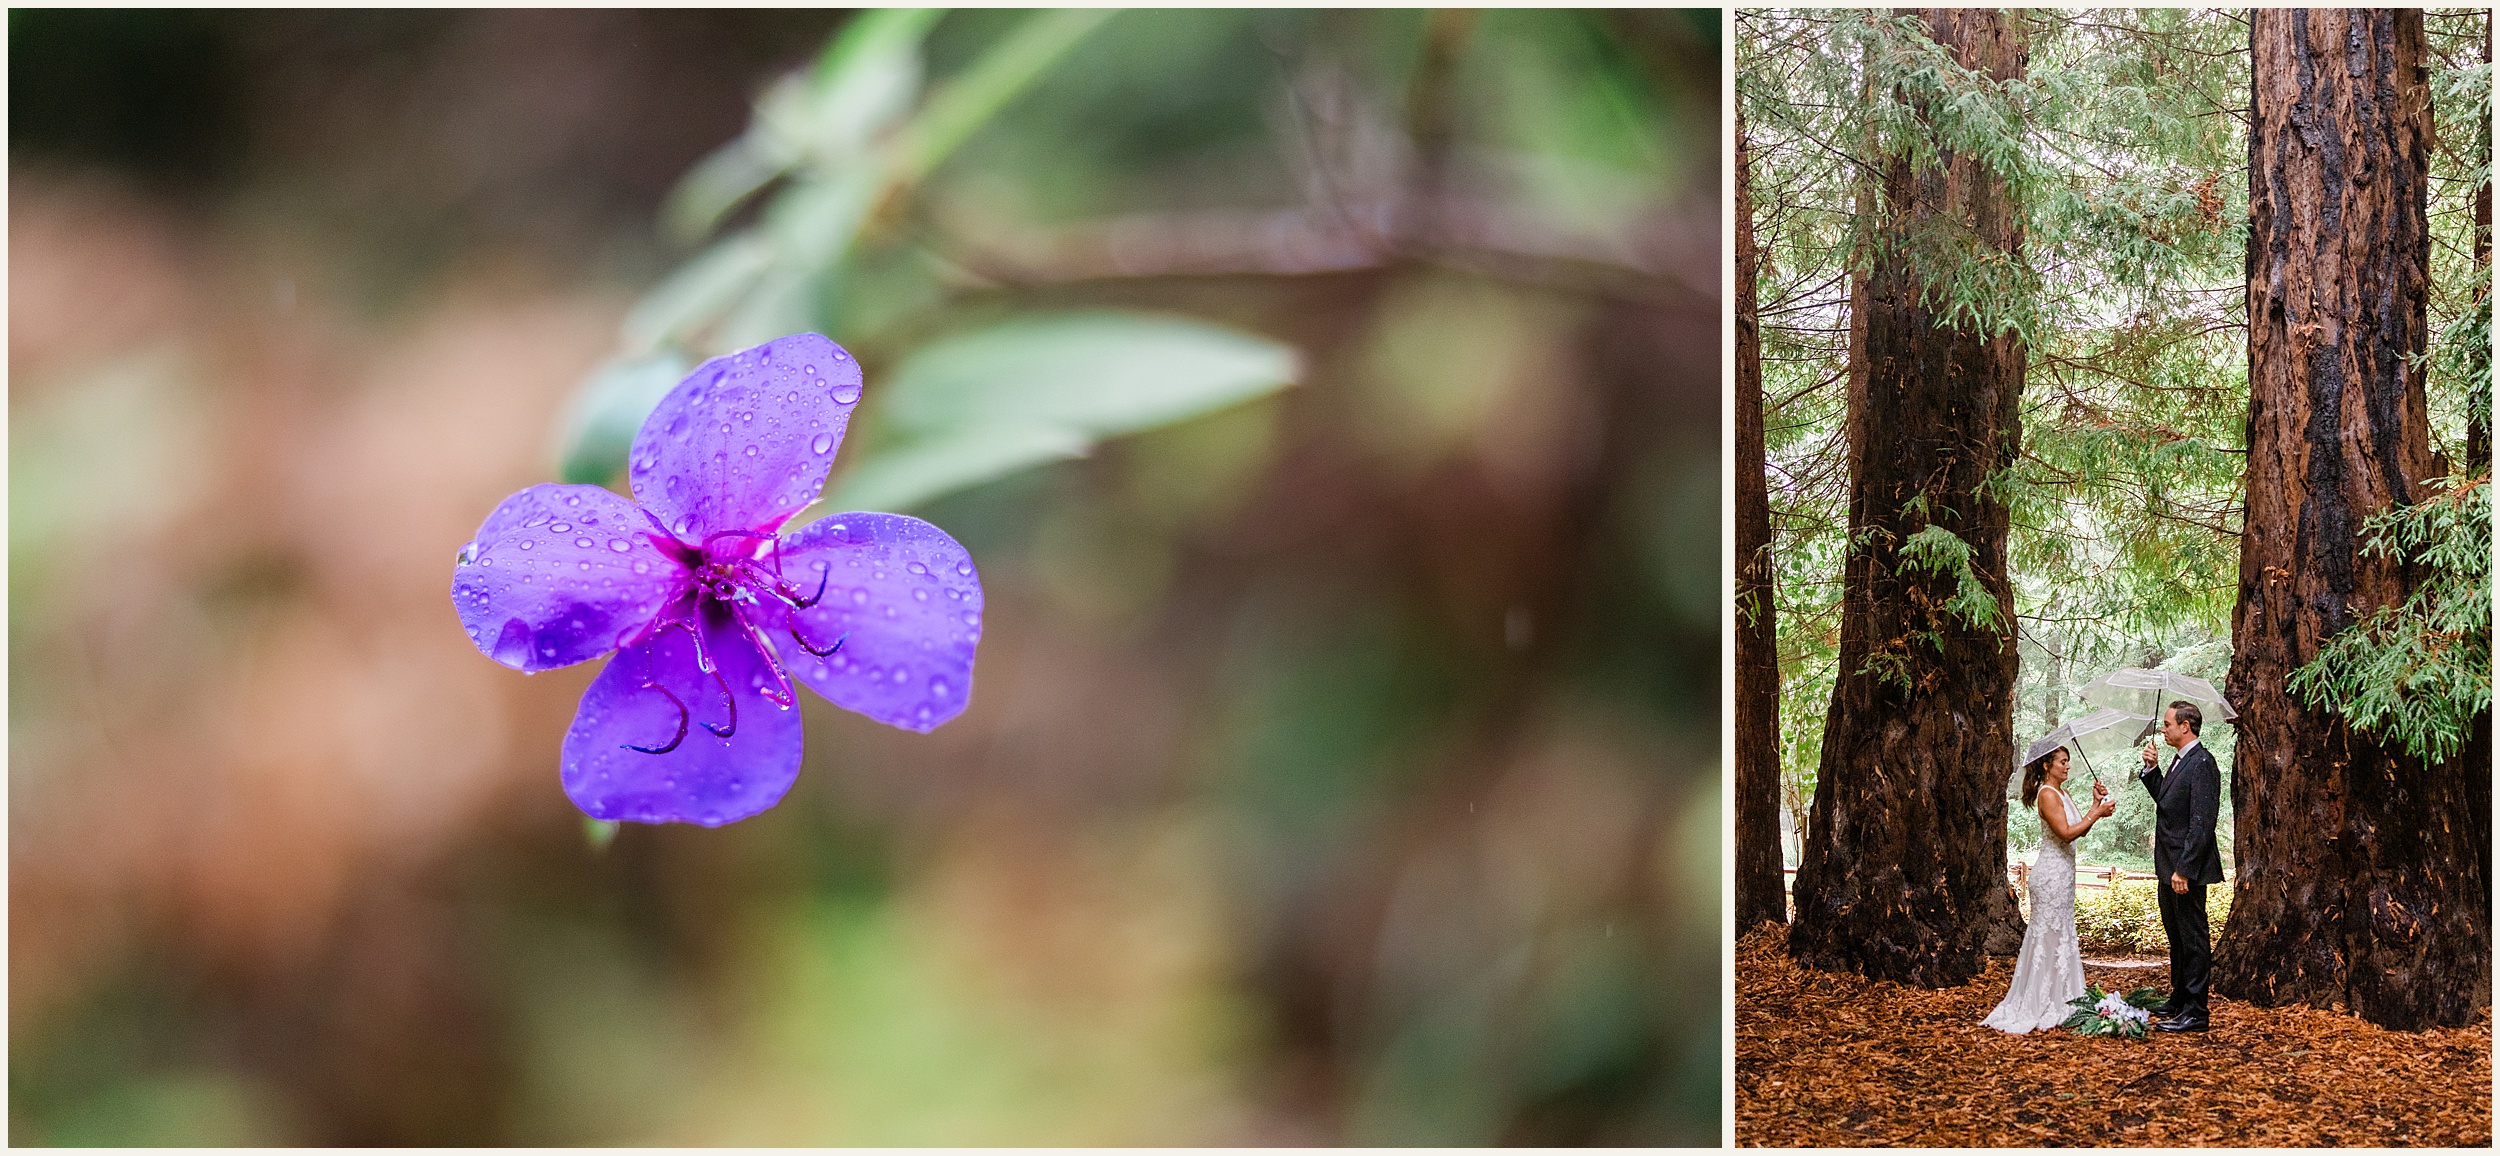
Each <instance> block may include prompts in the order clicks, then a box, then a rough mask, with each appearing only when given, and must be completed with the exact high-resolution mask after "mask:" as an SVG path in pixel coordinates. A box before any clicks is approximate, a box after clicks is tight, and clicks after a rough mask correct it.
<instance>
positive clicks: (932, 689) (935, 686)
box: [929, 678, 947, 698]
mask: <svg viewBox="0 0 2500 1156" xmlns="http://www.w3.org/2000/svg"><path fill="white" fill-rule="evenodd" d="M946 691H947V686H946V680H945V679H942V678H933V679H930V680H929V693H930V694H933V695H936V696H937V697H939V698H945V697H946Z"/></svg>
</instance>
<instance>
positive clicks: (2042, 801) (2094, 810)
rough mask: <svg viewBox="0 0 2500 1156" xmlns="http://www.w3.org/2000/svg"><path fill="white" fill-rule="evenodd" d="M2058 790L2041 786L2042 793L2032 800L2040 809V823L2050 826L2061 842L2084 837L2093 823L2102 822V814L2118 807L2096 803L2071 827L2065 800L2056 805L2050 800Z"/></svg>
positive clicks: (2050, 829)
mask: <svg viewBox="0 0 2500 1156" xmlns="http://www.w3.org/2000/svg"><path fill="white" fill-rule="evenodd" d="M2056 790H2057V788H2055V787H2048V786H2044V787H2041V788H2040V794H2039V795H2038V796H2037V797H2035V798H2033V799H2032V801H2031V802H2032V805H2033V806H2035V807H2037V808H2039V809H2040V825H2041V826H2043V827H2046V828H2048V829H2049V832H2050V833H2051V834H2053V835H2056V836H2057V841H2058V842H2060V843H2072V842H2074V841H2075V840H2077V839H2080V838H2083V833H2084V832H2086V831H2089V830H2091V829H2092V824H2094V823H2098V822H2100V821H2101V816H2103V815H2106V814H2109V813H2110V812H2111V811H2113V810H2115V809H2116V805H2115V804H2112V803H2108V802H2100V803H2094V804H2093V805H2092V806H2091V808H2090V809H2088V810H2086V811H2084V813H2083V821H2082V822H2080V823H2077V824H2075V825H2074V826H2071V827H2069V826H2067V825H2066V806H2065V804H2064V802H2062V801H2061V802H2059V803H2057V804H2056V805H2054V806H2052V805H2051V804H2050V803H2049V802H2048V800H2049V798H2050V797H2051V794H2052V793H2053V792H2055V791H2056Z"/></svg>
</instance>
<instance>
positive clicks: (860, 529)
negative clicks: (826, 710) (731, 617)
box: [755, 514, 981, 734]
mask: <svg viewBox="0 0 2500 1156" xmlns="http://www.w3.org/2000/svg"><path fill="white" fill-rule="evenodd" d="M781 567H782V576H783V577H784V578H785V579H787V580H788V581H789V583H790V585H791V586H792V587H794V588H796V590H797V591H798V595H799V597H801V598H807V597H812V596H816V595H817V590H818V584H819V582H821V583H822V584H823V585H822V589H823V594H822V595H821V597H819V598H818V601H817V602H816V603H815V605H813V606H812V607H810V608H808V609H806V610H791V609H789V608H788V607H785V606H782V605H781V604H780V603H778V602H773V601H771V600H769V599H768V600H766V601H765V602H764V603H763V604H762V606H761V609H762V610H763V614H761V615H759V616H758V617H757V618H756V620H755V622H756V626H757V627H758V628H760V629H767V630H769V631H770V632H771V633H772V635H773V644H774V645H775V646H777V647H779V648H780V650H781V653H782V655H783V656H784V658H785V659H786V661H787V663H788V667H789V670H790V674H791V676H792V677H794V678H797V679H798V680H799V681H801V682H804V683H806V684H807V685H808V687H809V688H810V689H812V690H814V691H815V692H816V693H818V694H821V695H823V696H825V697H826V698H828V699H830V700H832V701H833V704H834V705H836V706H839V707H841V708H843V709H844V710H851V711H857V712H859V713H860V714H864V715H867V716H868V717H870V718H872V719H875V720H877V721H878V722H881V723H886V724H888V725H890V726H898V727H901V728H903V729H905V730H912V731H920V732H922V733H924V734H925V733H927V732H929V731H931V730H935V729H937V727H938V725H939V724H941V723H944V722H945V721H946V720H948V719H951V718H953V717H955V716H956V715H959V714H962V713H963V709H964V704H965V703H967V702H969V701H970V700H971V697H972V654H973V650H974V648H975V647H976V646H977V645H978V644H979V643H980V641H981V576H980V575H979V574H978V573H975V572H974V570H973V568H972V555H970V554H968V553H966V552H965V551H964V548H963V547H962V546H961V545H959V544H957V543H956V541H955V540H954V539H953V538H950V537H948V536H947V534H946V531H944V530H941V529H938V528H937V527H935V526H932V525H930V524H929V523H927V522H923V521H921V520H920V519H918V518H908V517H904V516H903V515H901V514H833V515H829V516H827V517H824V518H821V519H818V520H817V521H814V522H811V523H809V524H808V525H806V526H804V527H801V528H800V529H799V530H798V531H797V532H795V533H793V534H791V535H789V536H788V537H786V538H784V539H782V544H781ZM794 621H795V622H796V624H797V629H798V631H799V633H800V635H802V636H803V638H793V637H792V636H791V635H790V634H789V633H788V631H790V629H791V624H792V622H794ZM837 639H839V640H841V643H842V645H841V648H840V649H839V650H835V651H834V653H833V654H832V655H831V656H829V657H818V656H816V655H814V654H812V653H809V650H808V648H810V647H812V648H814V649H818V650H823V649H829V648H831V647H832V646H833V644H834V642H835V640H837Z"/></svg>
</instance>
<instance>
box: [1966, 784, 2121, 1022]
mask: <svg viewBox="0 0 2500 1156" xmlns="http://www.w3.org/2000/svg"><path fill="white" fill-rule="evenodd" d="M2066 764H2067V757H2066V748H2064V747H2059V748H2057V749H2056V750H2054V751H2050V752H2049V753H2048V754H2045V755H2042V756H2040V757H2039V758H2037V759H2034V760H2032V762H2031V765H2029V766H2026V767H2024V768H2023V794H2024V797H2026V798H2028V799H2030V800H2031V802H2032V805H2033V806H2035V807H2038V808H2039V809H2040V858H2039V862H2038V863H2036V864H2034V865H2033V866H2032V869H2031V926H2030V928H2029V929H2028V930H2026V931H2024V932H2023V950H2022V954H2021V955H2018V956H2016V957H2014V984H2013V986H2012V987H2011V988H2008V989H2007V990H2006V993H2005V999H2004V1001H2003V1002H2000V1003H1999V1004H1997V1007H1996V1010H1995V1011H1992V1012H1989V1013H1988V1018H1987V1019H1986V1020H1984V1021H1981V1022H1983V1023H1985V1024H1986V1025H1987V1026H1989V1027H1992V1028H1995V1029H1997V1030H1998V1031H2001V1032H2012V1033H2014V1034H2016V1035H2021V1034H2023V1033H2024V1032H2033V1031H2044V1030H2046V1029H2049V1028H2053V1027H2056V1026H2057V1025H2059V1024H2061V1023H2064V1022H2066V1017H2067V1016H2069V1015H2072V1014H2074V1009H2073V1008H2071V1007H2068V1006H2067V1005H2066V1001H2068V1000H2071V999H2075V998H2078V997H2080V996H2081V995H2083V989H2084V982H2083V951H2082V949H2081V948H2080V947H2078V946H2077V945H2076V943H2075V840H2077V839H2080V838H2082V837H2083V833H2084V832H2086V831H2089V830H2091V829H2092V824H2094V823H2097V822H2099V821H2100V820H2101V818H2102V817H2103V816H2105V815H2109V814H2112V813H2115V812H2116V811H2117V810H2118V804H2117V803H2116V802H2115V801H2113V800H2111V799H2110V797H2109V788H2107V787H2104V786H2102V785H2101V784H2099V783H2094V784H2092V809H2091V810H2089V811H2084V812H2081V813H2078V812H2077V811H2076V810H2075V801H2074V800H2073V799H2069V798H2067V797H2066V791H2065V786H2066Z"/></svg>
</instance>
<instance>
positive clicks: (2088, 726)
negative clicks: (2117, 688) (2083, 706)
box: [2014, 707, 2145, 777]
mask: <svg viewBox="0 0 2500 1156" xmlns="http://www.w3.org/2000/svg"><path fill="white" fill-rule="evenodd" d="M2144 721H2145V718H2144V716H2143V715H2140V714H2128V713H2127V712H2125V711H2123V710H2118V709H2115V708H2112V707H2102V708H2101V709H2099V710H2096V711H2093V712H2092V713H2090V714H2088V715H2085V716H2083V717H2082V718H2079V719H2075V720H2073V721H2071V722H2064V723H2059V724H2058V725H2057V728H2056V729H2054V730H2052V731H2050V732H2049V733H2047V734H2044V735H2041V736H2040V737H2039V738H2037V739H2034V740H2032V743H2031V745H2030V746H2028V747H2025V748H2024V749H2023V757H2022V758H2021V759H2019V760H2017V761H2016V762H2015V763H2014V765H2015V767H2017V768H2021V767H2027V766H2030V765H2031V762H2032V760H2033V759H2037V758H2039V757H2040V756H2042V755H2045V754H2047V753H2049V752H2050V751H2053V750H2056V749H2057V748H2059V747H2063V746H2072V747H2074V748H2075V753H2076V754H2082V753H2083V741H2082V740H2084V739H2085V738H2088V737H2090V736H2092V735H2096V734H2101V733H2103V732H2107V731H2114V730H2122V729H2124V728H2127V727H2132V726H2141V725H2143V723H2144ZM2096 777H2097V776H2096Z"/></svg>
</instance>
